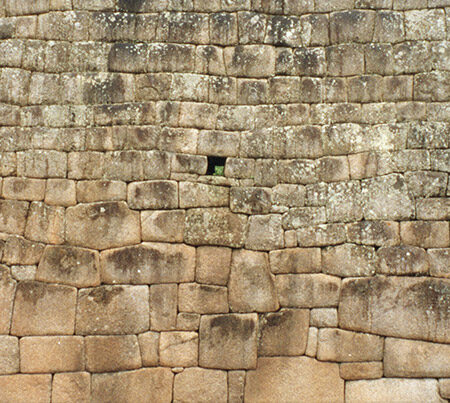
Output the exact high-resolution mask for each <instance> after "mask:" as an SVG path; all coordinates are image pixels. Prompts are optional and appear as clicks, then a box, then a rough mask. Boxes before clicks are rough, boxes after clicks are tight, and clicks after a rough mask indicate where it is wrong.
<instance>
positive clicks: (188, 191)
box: [180, 182, 230, 208]
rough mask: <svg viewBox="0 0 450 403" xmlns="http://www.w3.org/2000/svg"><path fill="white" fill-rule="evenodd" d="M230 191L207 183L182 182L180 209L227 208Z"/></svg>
mask: <svg viewBox="0 0 450 403" xmlns="http://www.w3.org/2000/svg"><path fill="white" fill-rule="evenodd" d="M229 193H230V191H229V189H228V188H227V187H224V186H215V185H208V184H206V183H192V182H180V208H191V207H227V206H228V204H229V201H230V197H229Z"/></svg>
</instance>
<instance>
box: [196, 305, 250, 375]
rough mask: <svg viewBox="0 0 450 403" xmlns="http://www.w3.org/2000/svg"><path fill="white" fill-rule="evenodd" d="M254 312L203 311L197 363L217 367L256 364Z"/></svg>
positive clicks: (248, 367) (225, 367)
mask: <svg viewBox="0 0 450 403" xmlns="http://www.w3.org/2000/svg"><path fill="white" fill-rule="evenodd" d="M257 325H258V323H257V315H256V314H227V315H203V316H202V317H201V320H200V339H199V340H200V344H199V365H201V366H204V367H208V368H219V369H250V368H256V354H257V340H256V338H257Z"/></svg>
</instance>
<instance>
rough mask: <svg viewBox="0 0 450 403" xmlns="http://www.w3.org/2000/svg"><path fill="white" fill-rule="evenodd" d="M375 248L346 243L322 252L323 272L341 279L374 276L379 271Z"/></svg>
mask: <svg viewBox="0 0 450 403" xmlns="http://www.w3.org/2000/svg"><path fill="white" fill-rule="evenodd" d="M377 267H378V265H377V255H376V254H375V248H373V247H370V246H363V245H354V244H351V243H346V244H343V245H338V246H330V247H328V248H325V249H323V251H322V271H323V272H324V273H327V274H333V275H335V276H339V277H361V276H372V275H374V274H375V273H376V271H377Z"/></svg>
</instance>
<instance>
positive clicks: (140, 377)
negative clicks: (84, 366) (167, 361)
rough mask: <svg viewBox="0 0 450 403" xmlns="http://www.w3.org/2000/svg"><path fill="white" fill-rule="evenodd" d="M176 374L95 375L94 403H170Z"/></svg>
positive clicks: (147, 370) (150, 371)
mask: <svg viewBox="0 0 450 403" xmlns="http://www.w3.org/2000/svg"><path fill="white" fill-rule="evenodd" d="M172 384H173V373H172V371H171V370H170V368H144V369H139V370H137V371H127V372H115V373H111V374H94V375H92V392H91V393H92V394H91V402H92V403H103V402H117V401H119V402H124V403H133V402H142V403H154V402H158V403H159V402H161V403H170V402H171V401H172Z"/></svg>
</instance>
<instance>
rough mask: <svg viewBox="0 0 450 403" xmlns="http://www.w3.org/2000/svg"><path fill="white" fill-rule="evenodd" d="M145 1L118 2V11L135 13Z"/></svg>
mask: <svg viewBox="0 0 450 403" xmlns="http://www.w3.org/2000/svg"><path fill="white" fill-rule="evenodd" d="M144 2H145V0H119V2H118V6H119V10H120V11H128V12H131V13H137V12H139V11H141V9H142V6H143V5H144Z"/></svg>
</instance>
